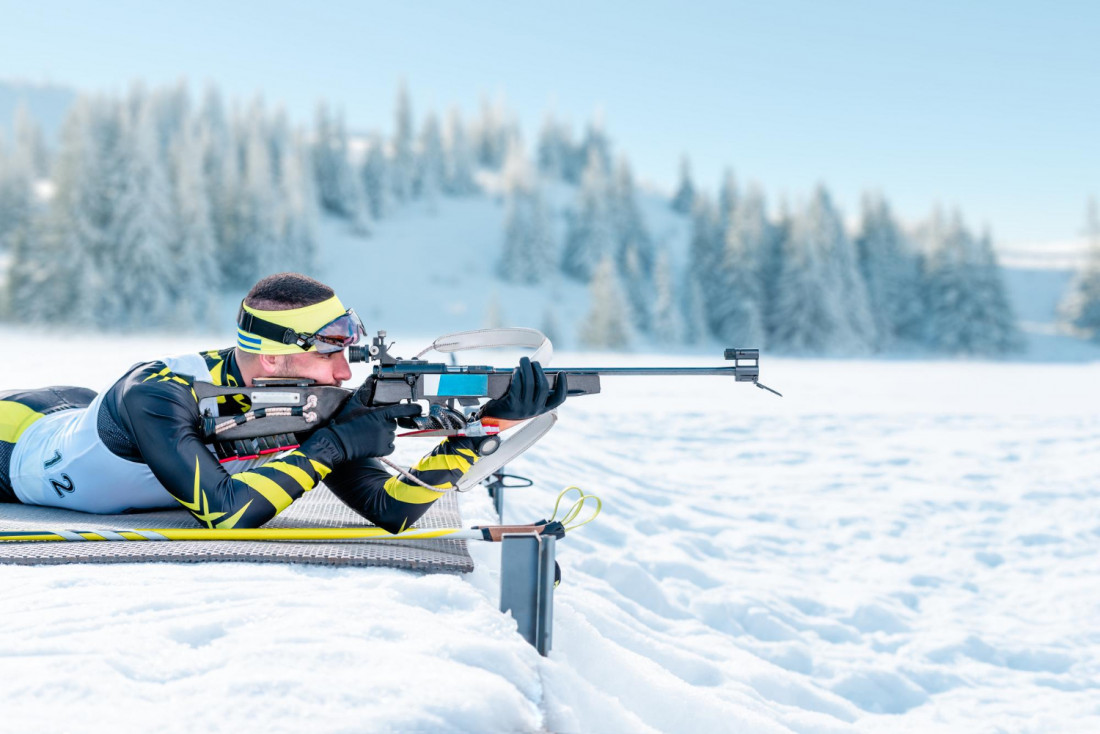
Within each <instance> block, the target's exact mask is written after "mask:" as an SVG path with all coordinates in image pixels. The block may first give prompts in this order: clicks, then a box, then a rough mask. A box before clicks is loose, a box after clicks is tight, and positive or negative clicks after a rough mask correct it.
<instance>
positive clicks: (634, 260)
mask: <svg viewBox="0 0 1100 734" xmlns="http://www.w3.org/2000/svg"><path fill="white" fill-rule="evenodd" d="M615 266H616V269H618V271H619V282H620V283H621V284H622V286H623V290H624V292H625V294H626V301H627V305H628V306H629V311H630V322H631V324H632V325H633V326H634V328H635V329H636V330H637V331H638V332H639V333H642V334H644V333H647V332H648V331H649V330H650V328H651V326H652V320H653V312H652V308H653V277H652V275H651V274H650V273H646V272H645V270H644V266H643V265H642V258H641V256H640V255H639V254H638V248H637V247H635V246H634V245H633V244H629V245H627V246H626V248H625V249H624V250H623V251H622V257H621V259H619V258H616V260H615Z"/></svg>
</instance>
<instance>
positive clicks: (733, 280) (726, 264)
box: [707, 187, 771, 347]
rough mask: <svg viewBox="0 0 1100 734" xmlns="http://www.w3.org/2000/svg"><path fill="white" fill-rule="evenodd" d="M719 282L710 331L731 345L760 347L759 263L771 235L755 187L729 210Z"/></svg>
mask: <svg viewBox="0 0 1100 734" xmlns="http://www.w3.org/2000/svg"><path fill="white" fill-rule="evenodd" d="M728 216H729V223H728V225H727V228H726V232H725V237H724V246H723V249H722V254H721V257H720V259H719V261H718V268H717V271H716V273H715V281H716V283H717V286H718V287H717V289H716V293H715V295H714V300H713V302H712V303H711V304H710V305H709V308H708V310H707V316H708V317H709V325H710V330H711V333H712V334H714V335H715V336H717V337H718V339H719V340H721V341H722V343H724V344H727V345H729V346H732V347H741V346H745V347H759V346H762V344H763V341H764V319H763V312H762V309H763V300H764V292H763V287H762V284H761V282H760V263H761V258H762V256H763V251H764V248H765V247H766V244H767V242H768V238H769V237H770V236H771V232H770V228H769V226H768V219H767V211H766V210H765V204H764V196H763V193H762V192H761V191H760V190H759V189H758V188H755V187H754V188H752V189H750V190H749V192H748V194H747V195H746V196H745V198H744V200H743V201H741V202H740V203H739V204H738V205H737V206H736V207H735V208H733V209H732V210H730V211H729V214H728Z"/></svg>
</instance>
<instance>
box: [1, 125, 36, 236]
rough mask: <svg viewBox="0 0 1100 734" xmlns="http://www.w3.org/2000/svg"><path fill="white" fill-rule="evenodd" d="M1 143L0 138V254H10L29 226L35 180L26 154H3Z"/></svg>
mask: <svg viewBox="0 0 1100 734" xmlns="http://www.w3.org/2000/svg"><path fill="white" fill-rule="evenodd" d="M2 143H3V140H2V139H0V253H3V252H8V251H10V250H11V249H12V247H13V246H14V243H15V240H16V239H17V238H19V237H22V236H24V233H25V230H26V229H27V228H28V227H30V224H31V214H32V212H33V204H34V180H35V170H34V162H33V157H32V156H31V155H28V153H29V151H27V150H25V149H22V148H18V147H17V148H15V149H13V150H12V151H11V153H7V152H6V151H5V150H4V147H3V145H2Z"/></svg>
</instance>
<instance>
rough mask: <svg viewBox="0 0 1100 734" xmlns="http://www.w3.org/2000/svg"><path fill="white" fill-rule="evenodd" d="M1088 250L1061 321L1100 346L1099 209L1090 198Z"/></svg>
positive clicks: (1087, 213) (1086, 232) (1086, 225)
mask: <svg viewBox="0 0 1100 734" xmlns="http://www.w3.org/2000/svg"><path fill="white" fill-rule="evenodd" d="M1085 236H1086V237H1087V239H1088V251H1087V252H1086V254H1085V262H1084V264H1083V265H1082V266H1081V268H1080V270H1078V271H1077V273H1076V275H1075V276H1074V278H1073V280H1072V281H1071V282H1070V286H1069V289H1068V290H1067V291H1066V294H1065V296H1064V297H1063V299H1062V303H1061V315H1062V318H1063V319H1064V320H1065V321H1066V322H1067V323H1068V324H1069V325H1070V326H1071V327H1072V328H1073V329H1075V330H1077V331H1078V332H1079V333H1080V334H1082V335H1083V336H1084V337H1085V338H1087V339H1091V340H1092V341H1095V342H1098V343H1100V208H1098V207H1097V203H1096V197H1095V196H1094V197H1091V198H1089V201H1088V206H1087V209H1086V212H1085Z"/></svg>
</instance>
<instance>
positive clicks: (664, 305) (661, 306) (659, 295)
mask: <svg viewBox="0 0 1100 734" xmlns="http://www.w3.org/2000/svg"><path fill="white" fill-rule="evenodd" d="M650 332H651V334H652V336H653V341H654V342H655V343H656V344H659V345H661V346H671V345H674V344H680V343H681V342H683V341H684V319H683V316H682V315H681V307H680V305H679V299H678V298H677V297H676V289H675V285H674V281H673V275H672V264H671V263H670V262H669V258H668V252H667V251H666V250H665V249H664V248H662V249H661V250H660V251H659V252H658V253H657V262H656V264H655V265H654V268H653V328H652V329H651V330H650Z"/></svg>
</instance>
